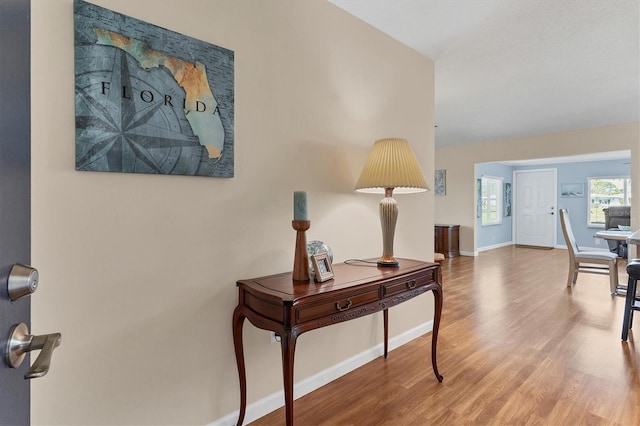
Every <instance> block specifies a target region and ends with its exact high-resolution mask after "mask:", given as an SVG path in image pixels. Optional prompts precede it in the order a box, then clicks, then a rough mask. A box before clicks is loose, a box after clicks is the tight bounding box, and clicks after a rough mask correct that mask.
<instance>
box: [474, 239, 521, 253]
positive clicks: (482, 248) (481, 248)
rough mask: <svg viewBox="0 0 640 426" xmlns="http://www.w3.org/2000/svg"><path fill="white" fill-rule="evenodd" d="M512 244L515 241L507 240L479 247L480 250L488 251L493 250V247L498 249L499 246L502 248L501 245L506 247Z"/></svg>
mask: <svg viewBox="0 0 640 426" xmlns="http://www.w3.org/2000/svg"><path fill="white" fill-rule="evenodd" d="M511 245H513V241H507V242H504V243H500V244H493V245H490V246H484V247H478V252H481V251H487V250H493V249H497V248H500V247H506V246H511Z"/></svg>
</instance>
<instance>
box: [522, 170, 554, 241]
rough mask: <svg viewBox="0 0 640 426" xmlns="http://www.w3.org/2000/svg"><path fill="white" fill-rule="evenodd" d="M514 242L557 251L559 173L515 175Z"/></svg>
mask: <svg viewBox="0 0 640 426" xmlns="http://www.w3.org/2000/svg"><path fill="white" fill-rule="evenodd" d="M514 182H515V185H514V186H515V189H514V191H513V195H514V197H515V202H514V205H515V242H516V244H520V245H528V246H539V247H554V246H555V235H556V226H557V225H556V223H557V221H556V217H557V211H556V210H557V208H556V200H557V196H556V193H557V183H556V182H557V179H556V169H543V170H517V171H515V172H514Z"/></svg>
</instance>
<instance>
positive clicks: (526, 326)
mask: <svg viewBox="0 0 640 426" xmlns="http://www.w3.org/2000/svg"><path fill="white" fill-rule="evenodd" d="M625 265H626V262H624V261H623V262H621V265H620V281H621V282H626V280H627V274H626V272H625V270H624V267H625ZM567 272H568V254H567V251H566V250H562V249H553V250H536V249H533V248H516V247H514V246H510V247H504V248H500V249H495V250H491V251H487V252H482V253H480V255H479V256H478V257H475V258H473V257H458V258H453V259H446V260H445V262H444V264H443V282H444V284H443V287H444V307H443V316H442V322H441V327H440V336H439V342H438V368H439V370H440V373H441V374H442V375H444V381H443V382H442V383H438V382H437V380H436V379H435V377H434V375H433V370H432V369H431V359H430V347H431V346H430V345H431V334H428V335H426V336H422V337H420V338H418V339H415V340H413V341H412V342H409V343H407V344H405V345H403V346H402V347H400V348H398V349H396V350H394V351H392V352H390V353H389V357H388V359H386V360H385V359H384V358H382V357H381V358H378V359H376V360H374V361H372V362H370V363H368V364H366V365H364V366H362V367H360V368H358V369H357V370H355V371H353V372H351V373H349V374H347V375H345V376H343V377H341V378H339V379H337V380H335V381H333V382H331V383H329V384H328V385H326V386H323V387H322V388H320V389H318V390H316V391H314V392H312V393H310V394H307V395H305V396H304V397H302V398H300V399H298V400H296V401H295V403H294V423H295V424H296V425H299V426H303V425H305V426H306V425H367V426H368V425H394V426H395V425H430V424H434V425H435V424H437V425H640V345H639V346H635V343H634V336H633V332H631V333H630V336H629V341H628V343H624V342H622V341H621V340H620V333H621V327H622V311H623V308H624V298H623V297H615V298H611V297H610V296H609V285H608V277H606V276H602V275H594V274H579V275H578V282H577V284H576V286H575V287H574V288H571V289H569V288H567V287H566V279H567ZM397 309H402V308H401V307H399V308H397ZM636 323H637V324H636V328H637V329H638V330H640V319H636ZM637 332H638V333H640V331H637ZM280 424H284V409H283V408H281V409H279V410H276V411H274V412H272V413H270V414H268V415H266V416H264V417H262V418H261V419H258V420H257V421H255V422H253V423H252V425H254V426H258V425H280Z"/></svg>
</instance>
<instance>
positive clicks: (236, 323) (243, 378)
mask: <svg viewBox="0 0 640 426" xmlns="http://www.w3.org/2000/svg"><path fill="white" fill-rule="evenodd" d="M245 318H246V317H245V315H244V314H243V313H242V309H240V307H239V306H238V307H236V309H235V310H234V311H233V346H234V348H235V351H236V363H237V364H238V377H239V379H240V414H239V415H238V423H237V425H238V426H242V422H243V421H244V415H245V411H246V409H247V375H246V371H245V367H244V349H243V345H242V325H243V323H244V319H245Z"/></svg>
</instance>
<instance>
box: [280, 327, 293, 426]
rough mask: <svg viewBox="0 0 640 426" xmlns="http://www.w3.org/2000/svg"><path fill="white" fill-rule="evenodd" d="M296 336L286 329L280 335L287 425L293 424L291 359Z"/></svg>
mask: <svg viewBox="0 0 640 426" xmlns="http://www.w3.org/2000/svg"><path fill="white" fill-rule="evenodd" d="M296 338H297V336H296V335H294V334H293V333H291V332H290V331H287V332H285V333H283V335H282V336H280V346H281V348H282V377H283V380H284V405H285V417H286V424H287V426H292V425H293V359H294V354H295V351H296Z"/></svg>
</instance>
